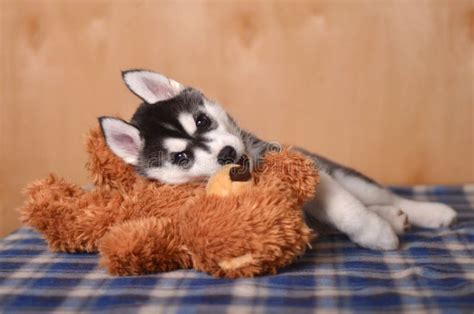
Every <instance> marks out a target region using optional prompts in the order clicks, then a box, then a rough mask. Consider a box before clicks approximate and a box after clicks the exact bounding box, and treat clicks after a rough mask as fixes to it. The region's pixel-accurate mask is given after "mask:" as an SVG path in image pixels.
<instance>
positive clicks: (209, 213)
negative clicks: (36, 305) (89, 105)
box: [20, 129, 319, 278]
mask: <svg viewBox="0 0 474 314" xmlns="http://www.w3.org/2000/svg"><path fill="white" fill-rule="evenodd" d="M86 144H87V151H88V153H89V162H88V164H87V168H88V170H89V171H90V174H91V176H92V180H93V182H94V184H95V187H94V188H93V189H92V190H90V191H85V190H83V189H81V188H80V187H79V186H77V185H74V184H71V183H69V182H66V181H65V180H64V179H62V178H59V177H57V176H55V175H50V176H49V177H48V178H46V179H43V180H39V181H36V182H34V183H32V184H30V185H29V186H28V188H27V189H26V195H27V201H26V202H25V204H24V206H23V207H22V208H20V213H21V220H22V221H23V222H24V223H25V224H26V225H29V226H31V227H34V228H36V229H37V230H38V231H40V232H41V233H42V234H43V236H44V237H45V239H46V240H47V241H48V245H49V248H50V249H51V250H52V251H55V252H99V253H100V263H101V265H103V266H104V267H106V268H107V269H108V270H109V272H110V273H112V274H115V275H138V274H145V273H155V272H163V271H170V270H174V269H179V268H191V267H194V268H195V269H197V270H200V271H204V272H208V273H210V274H212V275H214V276H218V277H228V278H236V277H243V276H256V275H261V274H265V273H275V272H276V271H277V269H279V268H281V267H283V266H286V265H288V264H290V263H291V262H292V261H293V260H294V259H295V257H297V256H298V255H301V254H302V253H303V252H304V251H305V248H306V246H307V245H308V244H309V242H310V240H311V239H312V237H313V234H312V231H311V230H310V229H309V228H308V227H307V226H306V224H305V222H304V219H303V217H302V210H301V207H302V205H303V203H304V202H305V201H307V200H309V199H310V198H312V197H313V196H314V193H315V186H316V185H317V182H318V180H319V176H318V173H317V172H316V170H315V167H314V165H313V163H312V162H311V161H310V160H308V159H307V158H306V157H303V155H300V154H299V153H296V152H290V151H288V150H283V151H281V152H272V153H268V154H267V155H266V157H265V159H264V160H263V163H262V164H261V165H260V166H259V167H257V168H256V169H255V170H254V172H253V174H252V175H253V180H254V181H255V187H252V188H247V189H246V190H242V189H240V188H239V193H238V195H237V194H232V193H231V195H229V196H225V197H222V196H219V195H216V193H206V185H205V183H192V184H191V183H188V184H181V185H173V186H171V185H166V184H163V183H160V182H157V181H148V180H146V179H144V178H142V177H140V176H137V175H136V173H135V171H134V169H133V167H132V166H130V165H127V164H125V163H124V162H123V161H122V160H120V159H119V158H118V157H116V156H115V155H114V154H113V153H112V152H111V151H110V150H109V149H108V147H107V145H106V144H105V142H104V138H103V136H102V134H101V131H100V130H99V129H94V130H92V131H91V132H90V135H89V137H88V140H87V142H86ZM220 180H221V179H220ZM214 182H217V181H214ZM217 194H219V193H217Z"/></svg>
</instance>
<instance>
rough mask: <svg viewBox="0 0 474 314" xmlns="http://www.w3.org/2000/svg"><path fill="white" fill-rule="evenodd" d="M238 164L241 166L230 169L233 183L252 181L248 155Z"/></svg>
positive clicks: (241, 158) (243, 156)
mask: <svg viewBox="0 0 474 314" xmlns="http://www.w3.org/2000/svg"><path fill="white" fill-rule="evenodd" d="M237 164H238V165H239V166H237V167H232V168H231V169H230V172H229V176H230V180H231V181H233V182H245V181H249V180H250V179H252V174H251V173H250V160H249V158H248V157H247V155H242V157H240V159H239V161H238V162H237Z"/></svg>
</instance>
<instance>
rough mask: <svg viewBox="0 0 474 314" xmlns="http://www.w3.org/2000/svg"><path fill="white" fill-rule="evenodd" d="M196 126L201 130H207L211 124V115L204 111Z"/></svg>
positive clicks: (197, 119)
mask: <svg viewBox="0 0 474 314" xmlns="http://www.w3.org/2000/svg"><path fill="white" fill-rule="evenodd" d="M196 126H197V128H198V129H199V130H206V129H208V128H209V127H210V126H211V119H209V117H208V116H206V115H205V114H204V113H201V114H200V115H199V116H198V117H197V118H196Z"/></svg>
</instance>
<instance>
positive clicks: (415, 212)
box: [399, 200, 457, 228]
mask: <svg viewBox="0 0 474 314" xmlns="http://www.w3.org/2000/svg"><path fill="white" fill-rule="evenodd" d="M399 205H400V207H401V208H403V210H404V211H405V213H406V214H407V215H408V219H409V220H410V222H411V223H412V224H414V225H416V226H419V227H423V228H441V227H448V226H450V225H451V224H452V223H453V222H454V221H455V220H456V217H457V213H456V211H455V210H454V209H452V208H451V207H449V206H446V205H444V204H441V203H430V202H416V201H412V200H402V201H401V202H400V204H399Z"/></svg>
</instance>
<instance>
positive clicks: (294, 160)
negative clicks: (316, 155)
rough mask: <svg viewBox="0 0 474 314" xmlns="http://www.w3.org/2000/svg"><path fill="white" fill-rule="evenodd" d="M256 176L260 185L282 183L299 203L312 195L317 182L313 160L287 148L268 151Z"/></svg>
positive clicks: (317, 175) (316, 171) (317, 177)
mask: <svg viewBox="0 0 474 314" xmlns="http://www.w3.org/2000/svg"><path fill="white" fill-rule="evenodd" d="M256 177H257V182H258V185H261V186H271V185H272V184H274V183H275V182H280V183H283V185H284V187H285V189H288V190H290V191H292V192H293V195H294V197H296V199H297V200H298V203H299V205H302V204H303V203H304V202H305V201H307V200H309V199H311V198H312V197H313V196H314V194H315V192H316V186H317V185H318V182H319V173H318V170H317V168H316V166H315V164H314V162H313V161H311V160H310V159H308V158H307V157H305V156H304V155H302V154H301V153H298V152H295V151H292V150H290V149H289V148H285V149H283V150H282V151H280V152H268V153H267V154H266V155H265V157H264V160H263V162H262V163H260V164H259V166H258V169H256Z"/></svg>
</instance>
